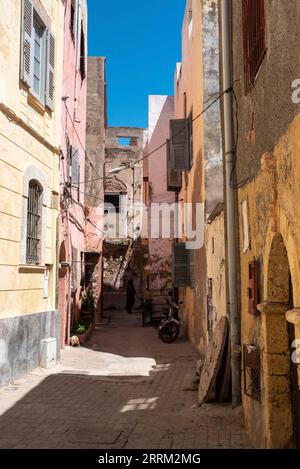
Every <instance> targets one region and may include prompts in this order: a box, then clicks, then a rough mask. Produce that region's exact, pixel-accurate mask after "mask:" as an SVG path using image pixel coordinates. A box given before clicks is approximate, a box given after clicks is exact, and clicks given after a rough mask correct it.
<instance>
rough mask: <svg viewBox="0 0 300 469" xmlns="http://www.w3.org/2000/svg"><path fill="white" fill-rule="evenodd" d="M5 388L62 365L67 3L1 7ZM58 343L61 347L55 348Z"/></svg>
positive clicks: (0, 260) (34, 1)
mask: <svg viewBox="0 0 300 469" xmlns="http://www.w3.org/2000/svg"><path fill="white" fill-rule="evenodd" d="M0 7H1V11H2V12H5V14H3V15H1V19H0V30H1V45H0V73H1V84H0V191H1V196H0V220H1V228H0V279H1V280H0V298H1V306H0V350H1V353H0V385H1V386H3V385H5V384H8V383H10V382H12V381H13V380H15V379H17V378H19V377H20V376H22V375H24V374H26V373H27V372H29V371H31V370H32V369H33V368H35V367H36V366H39V365H40V351H41V341H43V340H45V339H50V338H53V339H54V346H55V348H54V350H53V360H54V361H55V360H56V359H57V358H58V357H59V350H60V316H59V313H58V311H57V295H56V287H57V275H56V269H57V264H56V252H57V244H58V243H57V233H58V216H59V195H58V194H59V155H60V148H59V145H60V138H61V95H62V63H63V56H62V51H63V15H64V10H63V2H62V1H55V0H23V1H19V2H5V1H1V3H0ZM55 340H56V342H55Z"/></svg>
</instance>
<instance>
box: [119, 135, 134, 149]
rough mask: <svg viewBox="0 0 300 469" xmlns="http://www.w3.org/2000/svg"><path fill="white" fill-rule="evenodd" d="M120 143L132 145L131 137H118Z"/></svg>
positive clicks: (123, 145) (127, 145)
mask: <svg viewBox="0 0 300 469" xmlns="http://www.w3.org/2000/svg"><path fill="white" fill-rule="evenodd" d="M118 143H119V145H120V146H121V147H129V146H130V145H131V137H118Z"/></svg>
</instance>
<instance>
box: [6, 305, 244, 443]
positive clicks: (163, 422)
mask: <svg viewBox="0 0 300 469" xmlns="http://www.w3.org/2000/svg"><path fill="white" fill-rule="evenodd" d="M140 322H141V321H140V318H139V317H138V315H132V316H128V315H127V314H125V313H124V314H123V313H122V314H120V313H113V312H112V313H111V314H110V320H109V321H108V322H107V325H106V326H105V327H103V329H101V330H100V331H96V332H95V333H94V335H93V336H92V338H91V339H90V341H89V342H88V344H87V345H86V347H85V348H82V347H80V348H67V349H66V350H65V351H63V352H62V357H61V363H60V364H59V365H58V366H57V367H56V368H55V369H53V370H51V372H47V371H45V370H41V369H38V370H35V371H34V372H33V373H30V374H29V375H28V376H27V377H25V378H24V379H22V380H19V381H17V382H16V383H14V384H13V385H10V386H8V387H6V388H3V389H1V390H0V435H1V436H0V448H98V449H106V448H116V449H122V448H139V449H148V448H151V449H153V448H154V449H155V448H161V449H171V448H174V449H180V448H186V449H194V448H196V449H197V448H198V449H202V448H247V447H249V444H248V443H247V440H246V437H245V436H244V432H243V429H242V415H241V410H240V409H235V410H234V411H233V410H232V409H231V407H230V406H229V405H219V404H206V405H205V406H203V407H202V408H199V407H198V406H197V401H196V399H197V395H196V391H195V390H193V378H194V373H195V363H196V359H197V357H196V355H195V353H194V351H193V349H192V348H191V346H190V344H189V343H188V342H187V341H184V340H182V339H179V340H178V341H177V342H176V343H174V344H170V345H167V344H163V343H162V342H161V341H160V340H159V339H158V337H157V331H155V330H154V329H153V328H151V327H147V328H145V329H143V328H142V327H141V325H140Z"/></svg>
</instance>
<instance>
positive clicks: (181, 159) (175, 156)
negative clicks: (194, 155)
mask: <svg viewBox="0 0 300 469" xmlns="http://www.w3.org/2000/svg"><path fill="white" fill-rule="evenodd" d="M170 139H171V167H172V169H174V170H176V171H188V170H189V169H190V154H189V153H190V152H189V148H190V142H189V121H188V119H172V120H170Z"/></svg>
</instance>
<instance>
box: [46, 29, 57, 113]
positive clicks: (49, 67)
mask: <svg viewBox="0 0 300 469" xmlns="http://www.w3.org/2000/svg"><path fill="white" fill-rule="evenodd" d="M54 71H55V38H54V36H53V34H51V32H50V31H49V30H47V56H46V106H47V107H48V108H49V109H51V111H53V110H54V89H55V85H54V79H55V77H54Z"/></svg>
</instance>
